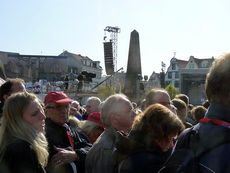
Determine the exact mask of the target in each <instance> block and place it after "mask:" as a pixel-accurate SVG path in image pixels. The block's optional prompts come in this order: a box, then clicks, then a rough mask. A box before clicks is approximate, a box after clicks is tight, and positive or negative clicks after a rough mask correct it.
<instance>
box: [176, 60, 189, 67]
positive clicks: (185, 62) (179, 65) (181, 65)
mask: <svg viewBox="0 0 230 173" xmlns="http://www.w3.org/2000/svg"><path fill="white" fill-rule="evenodd" d="M177 63H178V67H179V68H180V69H182V68H185V67H186V65H187V63H188V61H184V60H180V59H177Z"/></svg>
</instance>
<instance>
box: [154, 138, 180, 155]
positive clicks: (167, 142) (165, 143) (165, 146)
mask: <svg viewBox="0 0 230 173" xmlns="http://www.w3.org/2000/svg"><path fill="white" fill-rule="evenodd" d="M176 138H177V135H175V134H174V135H169V136H168V138H167V139H164V140H161V141H158V142H157V143H158V145H159V146H160V148H161V150H162V151H163V152H166V151H168V150H169V148H170V147H173V145H174V140H175V139H176Z"/></svg>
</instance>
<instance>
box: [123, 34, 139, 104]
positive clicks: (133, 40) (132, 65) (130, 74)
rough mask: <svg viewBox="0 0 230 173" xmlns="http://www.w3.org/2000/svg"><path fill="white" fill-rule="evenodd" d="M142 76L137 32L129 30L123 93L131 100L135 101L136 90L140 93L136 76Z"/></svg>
mask: <svg viewBox="0 0 230 173" xmlns="http://www.w3.org/2000/svg"><path fill="white" fill-rule="evenodd" d="M140 76H142V73H141V55H140V43H139V33H138V32H137V31H136V30H133V31H132V32H131V36H130V43H129V57H128V66H127V72H126V80H125V88H124V93H125V94H126V95H127V96H128V97H129V98H130V99H131V100H132V101H135V102H136V101H137V100H138V99H137V97H138V92H139V93H140V90H139V89H140V88H138V87H139V86H140V83H138V82H139V80H138V78H140Z"/></svg>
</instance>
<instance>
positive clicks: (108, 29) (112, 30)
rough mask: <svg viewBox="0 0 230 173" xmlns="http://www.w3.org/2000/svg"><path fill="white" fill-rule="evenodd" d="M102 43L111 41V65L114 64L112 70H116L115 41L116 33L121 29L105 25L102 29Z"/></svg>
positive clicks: (116, 38) (116, 39)
mask: <svg viewBox="0 0 230 173" xmlns="http://www.w3.org/2000/svg"><path fill="white" fill-rule="evenodd" d="M104 32H105V34H104V43H106V42H111V43H112V56H113V57H112V58H113V65H114V70H113V72H114V71H117V41H118V33H120V32H121V29H120V28H118V27H112V26H107V27H106V28H105V29H104ZM107 33H110V35H109V36H107Z"/></svg>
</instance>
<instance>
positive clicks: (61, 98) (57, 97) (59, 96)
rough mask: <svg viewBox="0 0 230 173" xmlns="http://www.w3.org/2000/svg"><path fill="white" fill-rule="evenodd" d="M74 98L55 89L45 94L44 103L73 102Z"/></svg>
mask: <svg viewBox="0 0 230 173" xmlns="http://www.w3.org/2000/svg"><path fill="white" fill-rule="evenodd" d="M72 101H73V100H72V99H70V98H69V97H68V96H67V95H66V94H65V93H64V92H63V91H53V92H50V93H48V94H47V95H46V96H45V100H44V103H45V105H47V104H48V103H50V102H54V103H71V102H72Z"/></svg>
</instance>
